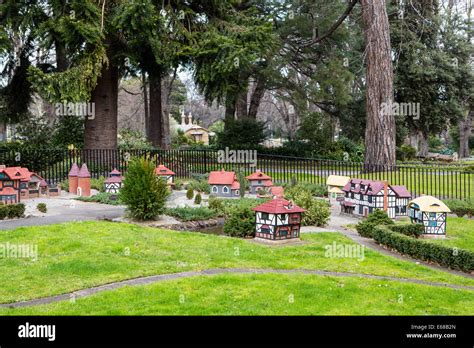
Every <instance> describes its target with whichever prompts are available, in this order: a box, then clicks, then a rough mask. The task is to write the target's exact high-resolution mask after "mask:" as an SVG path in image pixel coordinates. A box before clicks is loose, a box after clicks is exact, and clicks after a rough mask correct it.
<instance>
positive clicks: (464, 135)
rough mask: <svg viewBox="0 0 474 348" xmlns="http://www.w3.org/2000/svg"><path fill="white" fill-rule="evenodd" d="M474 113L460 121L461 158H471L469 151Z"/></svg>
mask: <svg viewBox="0 0 474 348" xmlns="http://www.w3.org/2000/svg"><path fill="white" fill-rule="evenodd" d="M473 118H474V112H473V111H472V110H471V111H469V113H468V114H467V116H466V118H464V119H461V120H459V158H466V157H470V156H471V151H470V149H469V139H470V138H471V133H472V132H471V130H472V121H473Z"/></svg>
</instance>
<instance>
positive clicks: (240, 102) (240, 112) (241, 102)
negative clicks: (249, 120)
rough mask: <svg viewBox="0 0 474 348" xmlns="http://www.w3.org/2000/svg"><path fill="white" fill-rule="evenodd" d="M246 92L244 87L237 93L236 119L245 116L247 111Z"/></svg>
mask: <svg viewBox="0 0 474 348" xmlns="http://www.w3.org/2000/svg"><path fill="white" fill-rule="evenodd" d="M247 92H248V89H247V88H245V89H244V90H243V91H241V92H240V93H239V95H238V96H237V103H236V118H237V119H238V120H241V119H243V118H246V117H247V115H248V113H247V105H248V102H247Z"/></svg>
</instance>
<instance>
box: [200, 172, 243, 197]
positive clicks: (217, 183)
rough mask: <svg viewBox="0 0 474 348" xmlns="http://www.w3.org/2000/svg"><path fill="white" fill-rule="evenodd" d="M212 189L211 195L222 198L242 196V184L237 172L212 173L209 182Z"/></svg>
mask: <svg viewBox="0 0 474 348" xmlns="http://www.w3.org/2000/svg"><path fill="white" fill-rule="evenodd" d="M207 183H208V184H209V186H210V188H211V194H213V195H216V196H220V197H232V196H234V197H235V196H239V195H240V183H239V181H238V180H237V176H236V175H235V172H226V171H225V170H224V169H221V170H220V171H212V172H211V173H210V174H209V179H208V180H207Z"/></svg>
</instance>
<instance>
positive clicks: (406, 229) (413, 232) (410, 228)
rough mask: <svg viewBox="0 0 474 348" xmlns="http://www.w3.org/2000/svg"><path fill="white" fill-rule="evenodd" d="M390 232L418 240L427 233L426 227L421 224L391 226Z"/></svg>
mask: <svg viewBox="0 0 474 348" xmlns="http://www.w3.org/2000/svg"><path fill="white" fill-rule="evenodd" d="M389 228H390V230H391V231H393V232H397V233H401V234H404V235H406V236H410V237H414V238H418V237H419V236H421V235H422V234H423V233H425V227H424V226H423V225H421V224H406V225H391V226H390V227H389Z"/></svg>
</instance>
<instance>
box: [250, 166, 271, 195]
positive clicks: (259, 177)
mask: <svg viewBox="0 0 474 348" xmlns="http://www.w3.org/2000/svg"><path fill="white" fill-rule="evenodd" d="M246 179H247V180H248V181H249V186H250V193H253V194H257V193H258V191H260V190H265V189H267V191H268V188H270V187H272V186H273V182H272V178H271V177H270V176H268V175H267V174H265V173H264V172H262V171H260V170H259V169H257V171H256V172H255V173H252V174H250V175H249V176H247V177H246Z"/></svg>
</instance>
